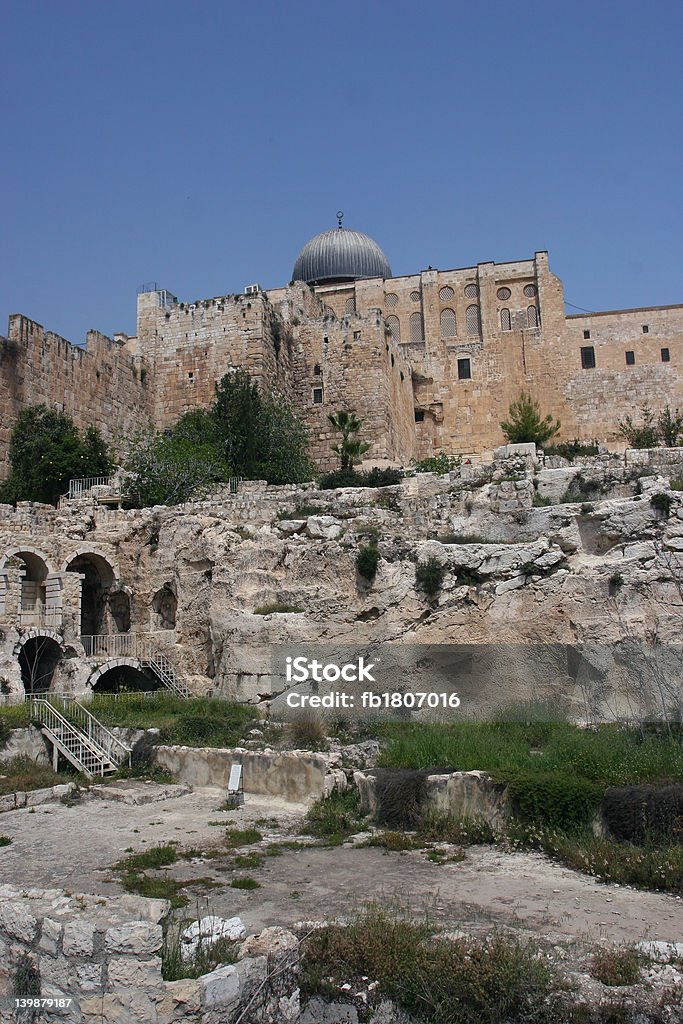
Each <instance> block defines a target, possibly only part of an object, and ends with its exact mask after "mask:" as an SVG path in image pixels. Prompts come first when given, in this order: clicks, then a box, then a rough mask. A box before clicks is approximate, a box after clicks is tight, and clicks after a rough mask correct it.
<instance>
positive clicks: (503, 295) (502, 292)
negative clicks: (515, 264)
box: [496, 288, 512, 302]
mask: <svg viewBox="0 0 683 1024" xmlns="http://www.w3.org/2000/svg"><path fill="white" fill-rule="evenodd" d="M496 295H497V296H498V298H499V299H500V300H501V302H506V301H507V300H508V299H509V298H510V296H511V295H512V292H511V291H510V289H509V288H499V289H498V291H497V292H496Z"/></svg>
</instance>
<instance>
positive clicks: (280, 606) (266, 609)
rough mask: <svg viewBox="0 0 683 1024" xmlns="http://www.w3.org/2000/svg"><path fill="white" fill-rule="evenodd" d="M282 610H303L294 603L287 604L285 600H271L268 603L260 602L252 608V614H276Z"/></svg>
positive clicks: (282, 611)
mask: <svg viewBox="0 0 683 1024" xmlns="http://www.w3.org/2000/svg"><path fill="white" fill-rule="evenodd" d="M284 612H296V613H299V612H303V608H299V607H298V605H295V604H287V603H286V602H285V601H271V602H270V604H260V605H259V606H258V608H254V615H276V614H282V613H284Z"/></svg>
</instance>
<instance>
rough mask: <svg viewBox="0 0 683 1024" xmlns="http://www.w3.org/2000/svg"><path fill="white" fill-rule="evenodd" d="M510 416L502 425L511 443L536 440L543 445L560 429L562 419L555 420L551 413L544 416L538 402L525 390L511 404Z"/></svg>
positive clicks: (535, 441) (536, 442)
mask: <svg viewBox="0 0 683 1024" xmlns="http://www.w3.org/2000/svg"><path fill="white" fill-rule="evenodd" d="M508 417H509V418H508V419H507V420H503V422H502V423H501V424H500V426H501V430H502V431H503V433H504V435H505V437H506V439H507V440H508V441H509V442H510V443H511V444H524V443H529V442H534V443H535V444H537V445H543V444H545V442H546V441H549V440H550V438H551V437H554V436H555V434H557V433H558V431H559V429H560V421H559V420H553V418H552V416H551V415H548V416H545V417H542V416H541V413H540V410H539V406H538V402H537V401H536V400H535V399H534V398H532V397H531V395H530V394H528V393H527V392H525V391H522V393H521V394H520V396H519V398H518V399H517V400H516V401H514V402H512V403H511V404H510V408H509V409H508Z"/></svg>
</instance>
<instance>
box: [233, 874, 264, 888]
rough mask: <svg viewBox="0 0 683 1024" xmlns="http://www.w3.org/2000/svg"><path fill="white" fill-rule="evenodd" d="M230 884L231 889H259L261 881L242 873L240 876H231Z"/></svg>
mask: <svg viewBox="0 0 683 1024" xmlns="http://www.w3.org/2000/svg"><path fill="white" fill-rule="evenodd" d="M230 886H231V888H232V889H260V888H261V883H260V882H257V881H256V879H255V878H250V877H249V875H242V876H241V877H240V878H233V880H232V882H231V883H230Z"/></svg>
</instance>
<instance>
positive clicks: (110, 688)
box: [92, 665, 162, 693]
mask: <svg viewBox="0 0 683 1024" xmlns="http://www.w3.org/2000/svg"><path fill="white" fill-rule="evenodd" d="M161 688H162V684H161V682H160V681H159V680H158V679H157V678H156V676H155V675H154V674H153V673H152V672H150V673H149V674H147V672H145V671H144V670H143V669H141V668H135V667H134V666H132V665H115V666H114V667H113V668H110V669H106V670H105V671H104V672H103V673H102V675H101V676H100V677H99V678H98V680H97V682H96V683H95V684H94V686H93V688H92V689H93V693H148V692H150V691H151V690H159V689H161Z"/></svg>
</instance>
